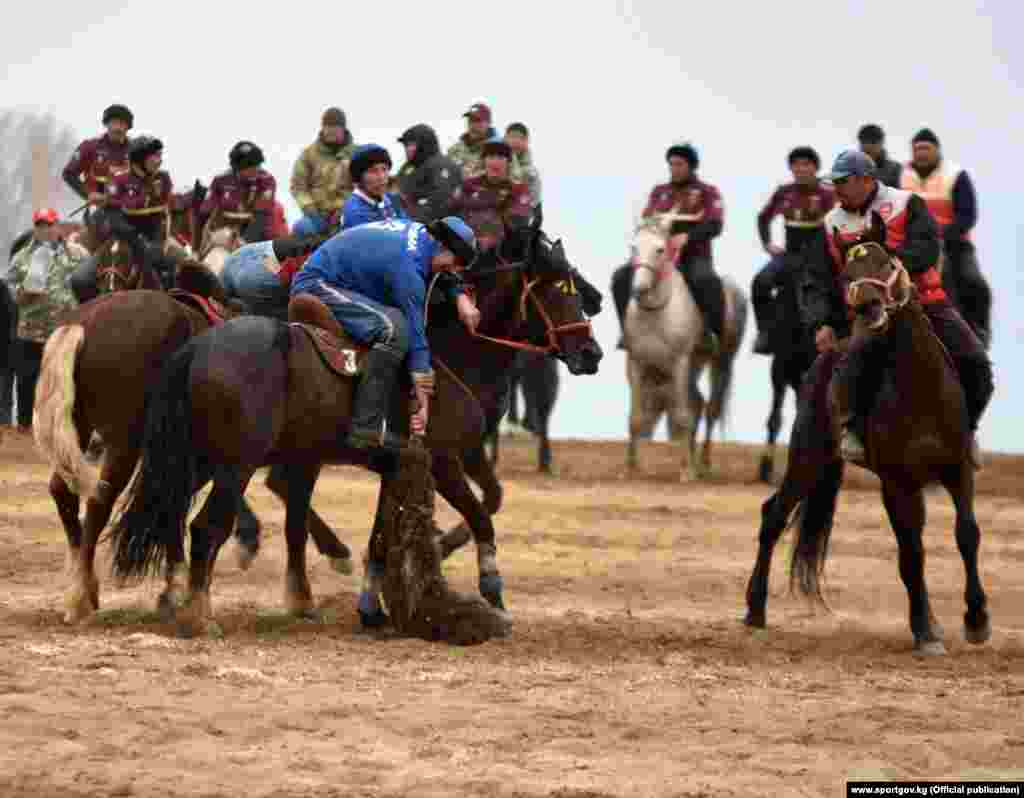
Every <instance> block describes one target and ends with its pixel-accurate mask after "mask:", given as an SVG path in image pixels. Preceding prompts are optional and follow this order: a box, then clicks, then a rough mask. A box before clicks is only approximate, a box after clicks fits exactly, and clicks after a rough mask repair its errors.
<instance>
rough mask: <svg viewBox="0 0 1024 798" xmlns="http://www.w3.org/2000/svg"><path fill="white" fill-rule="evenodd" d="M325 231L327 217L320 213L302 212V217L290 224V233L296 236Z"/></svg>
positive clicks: (318, 233) (313, 234) (311, 234)
mask: <svg viewBox="0 0 1024 798" xmlns="http://www.w3.org/2000/svg"><path fill="white" fill-rule="evenodd" d="M326 232H327V217H326V216H324V215H323V214H320V213H318V214H316V215H315V216H310V215H309V214H303V216H302V218H301V219H299V220H298V221H297V222H296V223H295V224H294V225H292V235H296V236H315V235H320V233H326Z"/></svg>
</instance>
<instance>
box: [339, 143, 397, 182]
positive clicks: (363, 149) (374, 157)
mask: <svg viewBox="0 0 1024 798" xmlns="http://www.w3.org/2000/svg"><path fill="white" fill-rule="evenodd" d="M378 163H386V164H387V165H388V169H390V168H391V155H390V154H388V151H387V150H386V149H384V148H383V147H382V146H380V145H379V144H363V145H361V146H359V147H356V149H355V151H354V152H353V153H352V160H351V161H349V166H348V171H349V174H350V175H352V182H353V183H356V184H358V183H359V181H360V180H362V179H363V175H364V174H366V170H367V169H369V168H370V167H371V166H373V165H374V164H378Z"/></svg>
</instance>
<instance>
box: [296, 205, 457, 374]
mask: <svg viewBox="0 0 1024 798" xmlns="http://www.w3.org/2000/svg"><path fill="white" fill-rule="evenodd" d="M439 250H440V244H438V243H437V242H436V241H435V240H434V239H433V238H432V237H431V236H430V235H429V234H428V233H427V228H426V227H424V226H423V225H422V224H420V223H419V222H410V221H405V220H402V221H388V222H370V223H369V224H364V225H360V226H359V227H353V228H350V229H348V230H343V231H342V232H340V233H338V234H337V235H336V236H334V237H333V238H331V239H329V240H328V241H325V242H324V243H323V244H321V245H320V247H319V248H318V249H317V250H316V252H314V253H313V254H312V255H311V256H310V258H309V260H307V261H306V263H305V265H304V266H303V267H302V271H300V272H299V273H298V274H297V275H296V276H295V279H294V280H293V281H292V288H291V295H292V296H295V295H297V294H301V293H304V286H306V285H309V284H311V283H316V282H319V281H323V282H325V283H327V284H328V285H331V286H335V287H336V288H341V289H344V290H346V291H355V292H357V293H360V294H362V295H363V296H365V297H367V298H369V299H372V300H375V301H377V302H380V303H381V304H383V305H389V306H391V307H393V308H398V309H399V310H401V311H402V313H403V314H405V318H406V319H407V320H408V322H409V370H410V371H419V372H426V371H430V370H431V364H430V348H429V346H428V344H427V333H426V330H425V328H424V323H423V306H424V302H425V300H426V293H427V281H428V280H429V279H430V263H431V261H432V260H433V258H434V255H436V254H437V252H438V251H439Z"/></svg>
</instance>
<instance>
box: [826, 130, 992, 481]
mask: <svg viewBox="0 0 1024 798" xmlns="http://www.w3.org/2000/svg"><path fill="white" fill-rule="evenodd" d="M874 172H875V165H874V162H873V161H872V160H871V159H870V158H869V157H868V156H867V155H865V154H864V153H862V152H860V151H858V150H847V151H845V152H843V153H840V155H839V157H838V158H836V161H835V164H834V165H833V167H832V172H831V173H830V174H829V175H828V176H827V177H826V178H824V179H826V180H828V181H829V182H831V184H832V185H833V186H834V187H835V191H836V197H837V198H838V200H839V205H838V206H837V207H835V208H833V209H832V210H831V211H830V212H829V214H828V215H827V216H826V217H825V231H826V234H827V236H828V243H829V251H830V253H831V258H830V259H829V260H828V261H827V262H826V264H825V265H824V266H823V267H820V268H813V269H809V270H808V278H809V284H808V292H807V305H806V312H807V315H808V318H807V321H808V323H809V326H810V327H811V329H812V330H814V331H815V343H816V345H817V347H818V351H819V352H825V351H829V350H831V349H833V348H835V346H836V343H837V338H836V336H837V331H839V330H842V331H845V330H846V329H848V324H847V309H846V303H845V298H844V297H845V285H844V277H843V270H844V267H845V264H844V263H843V262H842V261H841V256H840V250H839V246H838V244H839V242H842V243H849V242H853V241H856V240H858V239H860V238H861V236H862V234H863V233H865V232H866V231H867V230H868V229H869V228H870V227H871V225H872V223H873V219H877V221H880V222H882V223H884V226H885V247H886V249H887V250H888V251H889V253H890V254H891V255H892V256H893V257H896V258H899V259H900V261H901V263H902V265H903V266H904V267H905V268H906V270H907V272H908V273H909V275H910V279H911V281H912V282H913V285H914V287H915V288H916V289H917V297H918V299H919V301H920V302H921V305H922V306H923V308H924V311H925V314H926V315H927V316H928V319H929V321H930V322H931V324H932V329H933V330H934V331H935V334H936V335H937V336H938V338H939V340H940V341H941V342H942V343H943V345H944V346H945V347H946V350H947V351H948V352H949V354H950V356H951V357H952V359H953V363H954V365H955V367H956V369H957V371H958V372H959V375H960V380H961V383H962V385H963V389H964V394H965V397H966V403H967V413H968V423H969V426H970V429H971V430H972V432H973V431H975V430H976V429H977V426H978V422H979V420H980V418H981V415H982V413H983V412H984V410H985V407H986V406H987V405H988V402H989V399H991V397H992V390H993V385H992V364H991V363H990V362H989V359H988V356H987V355H986V354H985V348H984V346H983V345H982V343H981V341H980V340H979V339H978V337H977V336H976V335H975V334H974V332H973V331H972V330H971V328H970V327H969V326H968V325H967V323H966V322H965V321H964V320H963V318H962V317H961V316H960V314H959V313H958V312H957V310H956V309H955V308H954V307H953V305H952V304H951V303H950V302H949V299H948V298H947V296H946V293H945V291H944V290H943V288H942V279H941V277H940V276H939V272H938V269H937V265H938V262H939V254H940V252H941V247H940V244H939V233H938V228H937V227H936V225H935V221H934V220H933V219H932V217H931V214H930V213H929V212H928V208H927V207H926V206H925V203H924V201H923V200H922V199H921V198H920V197H918V196H917V195H915V194H913V193H911V192H909V191H902V190H900V189H895V188H891V187H889V186H886V185H884V184H882V183H880V182H879V181H878V180H877V179H876V178H875V176H874ZM876 223H877V222H876ZM836 236H838V241H837V240H836V238H835V237H836ZM879 340H882V339H878V338H872V337H870V336H855V337H854V338H853V339H851V341H850V343H849V346H848V349H847V351H846V353H845V355H844V356H843V357H842V358H841V360H840V361H839V364H838V365H837V367H836V372H835V380H836V383H835V385H836V387H837V389H838V390H837V391H836V396H837V399H838V400H839V404H840V407H839V416H840V418H839V422H840V424H841V425H842V438H841V440H840V448H839V451H840V455H841V456H842V457H843V458H844V459H846V460H849V461H851V462H854V463H861V464H863V463H864V462H865V457H866V452H865V449H864V443H863V438H862V433H861V431H860V426H861V424H862V422H863V421H864V419H865V418H866V417H867V415H868V414H869V413H870V411H871V406H872V404H873V402H874V398H875V397H874V391H873V390H869V389H866V388H865V386H864V385H862V384H861V383H862V382H863V381H864V376H865V371H866V369H867V367H868V366H869V364H871V363H873V358H874V354H875V350H876V349H877V347H876V346H874V345H873V344H874V343H876V342H877V341H879ZM812 373H814V374H817V373H818V371H817V370H815V371H813V372H812ZM821 378H822V379H827V378H828V375H821ZM872 382H873V381H872ZM969 456H970V458H971V461H972V463H973V464H974V465H975V467H977V466H978V464H979V457H978V451H977V441H976V439H974V438H973V436H972V442H971V446H970V451H969Z"/></svg>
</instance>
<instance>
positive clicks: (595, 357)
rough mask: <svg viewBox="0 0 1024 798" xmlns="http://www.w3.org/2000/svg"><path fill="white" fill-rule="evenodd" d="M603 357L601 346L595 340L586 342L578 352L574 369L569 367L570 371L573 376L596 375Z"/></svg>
mask: <svg viewBox="0 0 1024 798" xmlns="http://www.w3.org/2000/svg"><path fill="white" fill-rule="evenodd" d="M603 357H604V351H603V350H602V349H601V344H599V343H598V342H597V341H595V340H590V341H587V342H586V343H585V344H584V345H583V346H581V347H580V350H579V352H578V358H577V364H576V369H575V370H573V369H572V366H571V365H570V370H571V371H572V372H573V373H574V374H597V367H598V365H599V364H600V362H601V358H603Z"/></svg>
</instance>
